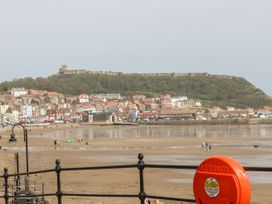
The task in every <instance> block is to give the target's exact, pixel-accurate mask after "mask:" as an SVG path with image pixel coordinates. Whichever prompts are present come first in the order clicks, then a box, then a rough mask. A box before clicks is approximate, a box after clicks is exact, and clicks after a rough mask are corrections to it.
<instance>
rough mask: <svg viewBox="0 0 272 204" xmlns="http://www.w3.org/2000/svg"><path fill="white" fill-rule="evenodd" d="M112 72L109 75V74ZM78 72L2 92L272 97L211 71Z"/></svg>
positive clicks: (224, 102)
mask: <svg viewBox="0 0 272 204" xmlns="http://www.w3.org/2000/svg"><path fill="white" fill-rule="evenodd" d="M108 73H110V74H108ZM108 73H107V72H106V73H102V72H99V73H77V74H57V75H52V76H49V77H47V78H41V77H40V78H37V79H32V78H25V79H19V80H16V81H12V82H4V83H2V84H0V91H7V90H10V89H11V88H13V87H25V88H28V89H30V88H31V89H41V90H48V91H55V92H59V93H63V94H67V95H79V94H81V93H86V94H92V93H113V92H115V93H116V92H118V93H121V94H122V95H132V94H135V93H143V94H145V95H147V96H157V95H159V94H165V93H169V94H172V95H175V96H178V95H185V96H188V97H189V98H192V99H199V100H201V101H202V104H206V105H207V106H212V105H216V106H234V107H260V106H263V105H271V104H272V100H271V98H269V97H268V96H266V95H265V93H264V92H263V91H262V90H260V89H258V88H256V87H255V86H254V85H252V84H251V83H250V82H248V81H247V80H246V79H244V78H241V77H235V76H225V75H210V74H208V73H187V74H183V73H177V74H176V73H153V74H152V73H143V74H138V73H137V74H136V73H134V74H133V73H130V74H125V73H118V74H114V73H113V72H108Z"/></svg>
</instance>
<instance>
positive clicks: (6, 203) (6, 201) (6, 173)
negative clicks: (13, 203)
mask: <svg viewBox="0 0 272 204" xmlns="http://www.w3.org/2000/svg"><path fill="white" fill-rule="evenodd" d="M3 177H4V179H5V195H4V198H5V204H8V200H9V195H8V177H9V175H8V168H4V175H3Z"/></svg>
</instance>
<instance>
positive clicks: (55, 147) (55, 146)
mask: <svg viewBox="0 0 272 204" xmlns="http://www.w3.org/2000/svg"><path fill="white" fill-rule="evenodd" d="M54 149H57V140H54Z"/></svg>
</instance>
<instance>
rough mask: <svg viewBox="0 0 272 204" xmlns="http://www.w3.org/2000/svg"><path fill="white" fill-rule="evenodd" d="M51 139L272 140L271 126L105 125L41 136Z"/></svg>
mask: <svg viewBox="0 0 272 204" xmlns="http://www.w3.org/2000/svg"><path fill="white" fill-rule="evenodd" d="M44 136H45V137H49V138H52V139H67V138H71V137H72V138H74V139H75V138H82V139H84V140H93V139H98V138H164V137H193V138H203V139H205V138H219V137H224V138H228V137H230V138H231V137H259V138H267V139H269V138H271V139H272V125H205V126H204V125H197V126H192V125H188V126H180V125H179V126H178V125H174V126H170V125H165V126H124V127H123V126H105V127H95V126H94V127H81V128H74V129H72V130H67V129H66V130H60V131H55V132H50V133H46V134H44Z"/></svg>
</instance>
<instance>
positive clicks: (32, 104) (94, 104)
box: [0, 88, 272, 123]
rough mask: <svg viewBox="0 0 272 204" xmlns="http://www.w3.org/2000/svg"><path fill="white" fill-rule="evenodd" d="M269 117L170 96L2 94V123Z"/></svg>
mask: <svg viewBox="0 0 272 204" xmlns="http://www.w3.org/2000/svg"><path fill="white" fill-rule="evenodd" d="M269 111H270V112H271V114H269ZM256 112H257V113H258V114H256ZM270 115H271V116H272V110H269V109H268V108H267V107H266V108H264V109H261V110H253V109H251V108H247V109H235V108H234V107H226V108H224V109H222V108H220V107H213V108H205V109H204V108H203V107H202V105H201V102H200V101H199V100H194V99H189V98H188V97H187V96H171V95H170V94H163V95H161V96H158V97H147V96H146V95H144V94H136V95H133V96H131V97H124V96H121V94H119V93H106V94H104V93H101V94H91V95H88V94H80V95H78V96H65V95H63V94H60V93H56V92H49V91H45V90H33V89H25V88H13V89H11V90H10V91H9V92H7V93H2V94H1V95H0V122H11V123H12V122H16V121H17V122H18V121H21V122H32V123H41V122H58V123H59V122H89V123H95V122H101V121H104V122H107V123H112V122H122V121H131V122H136V121H139V120H140V121H150V120H184V119H193V120H210V119H220V118H247V117H268V116H270ZM101 118H103V119H101Z"/></svg>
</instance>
